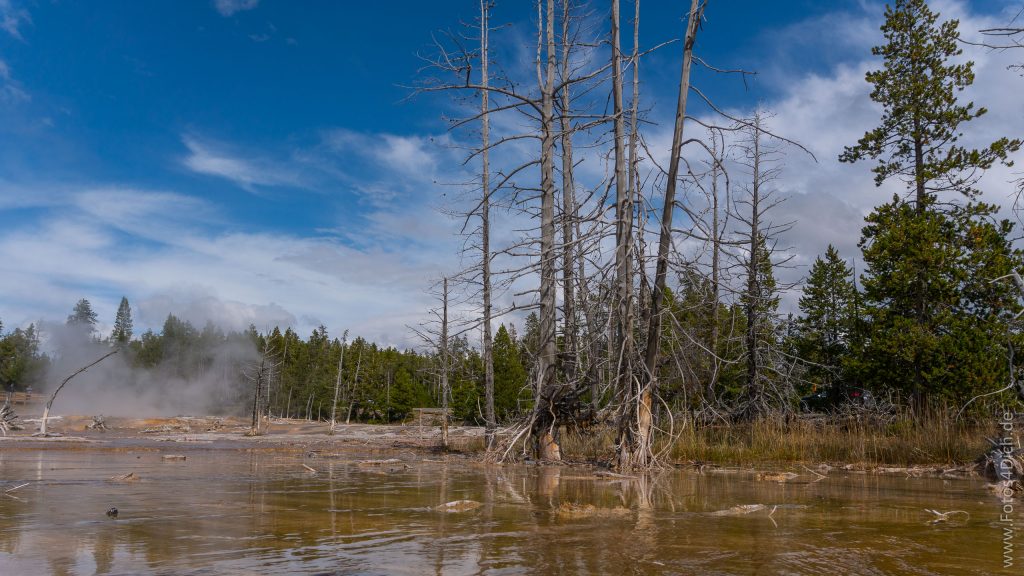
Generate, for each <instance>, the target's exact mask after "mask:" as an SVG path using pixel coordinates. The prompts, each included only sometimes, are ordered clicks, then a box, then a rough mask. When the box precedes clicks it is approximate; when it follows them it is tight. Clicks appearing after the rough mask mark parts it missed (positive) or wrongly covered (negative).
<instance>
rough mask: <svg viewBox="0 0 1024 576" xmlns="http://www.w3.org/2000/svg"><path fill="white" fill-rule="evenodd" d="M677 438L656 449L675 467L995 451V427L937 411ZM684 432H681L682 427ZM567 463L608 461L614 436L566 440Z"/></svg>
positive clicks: (695, 432)
mask: <svg viewBox="0 0 1024 576" xmlns="http://www.w3.org/2000/svg"><path fill="white" fill-rule="evenodd" d="M676 425H677V436H676V438H675V439H674V440H663V441H661V442H660V443H659V445H657V446H656V447H655V449H656V450H657V451H659V452H661V453H663V454H664V456H663V459H664V460H667V461H671V462H680V463H681V462H709V463H715V464H722V465H756V464H767V463H776V462H814V463H820V462H829V463H833V464H859V465H889V466H916V465H951V466H960V465H964V464H968V463H970V462H972V461H974V459H975V458H977V457H978V456H979V455H981V454H982V453H984V452H985V451H986V450H988V449H989V448H990V445H989V443H988V441H987V440H985V436H986V435H989V436H990V435H991V434H992V425H991V424H989V425H987V426H986V425H984V424H971V423H965V422H962V421H957V420H956V419H955V418H954V417H953V416H952V415H950V414H948V413H946V412H944V411H937V412H935V413H933V414H930V415H928V416H925V417H922V418H918V419H916V420H915V419H911V418H910V417H909V416H906V415H904V416H900V417H898V418H896V419H894V420H893V421H891V422H890V423H878V422H871V421H868V420H860V421H858V420H856V419H843V420H837V419H825V418H818V419H804V418H798V419H790V420H789V421H786V420H785V419H782V418H777V419H763V420H758V421H755V422H751V423H746V424H732V425H724V424H723V425H716V426H704V427H695V426H693V425H692V423H687V422H683V423H680V422H678V421H677V422H676ZM680 427H681V428H682V430H679V428H680ZM562 449H563V454H564V455H565V456H567V457H569V458H570V459H574V460H575V459H586V460H610V459H611V457H612V455H613V454H614V451H615V431H614V430H612V429H609V428H603V429H592V430H589V431H587V432H585V433H569V434H566V435H565V436H564V437H563V442H562Z"/></svg>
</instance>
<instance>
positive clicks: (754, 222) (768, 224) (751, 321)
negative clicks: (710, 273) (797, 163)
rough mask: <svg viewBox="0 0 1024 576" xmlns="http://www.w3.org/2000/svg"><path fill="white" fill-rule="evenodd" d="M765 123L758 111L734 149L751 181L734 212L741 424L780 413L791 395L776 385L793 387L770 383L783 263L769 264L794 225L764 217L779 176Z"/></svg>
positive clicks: (776, 152)
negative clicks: (739, 270) (778, 271)
mask: <svg viewBox="0 0 1024 576" xmlns="http://www.w3.org/2000/svg"><path fill="white" fill-rule="evenodd" d="M764 123H765V117H764V113H763V112H762V111H761V110H760V109H758V110H756V111H755V112H754V116H753V118H752V119H751V120H750V121H749V122H747V123H746V125H745V127H744V132H745V133H746V135H747V137H746V139H745V140H742V141H740V142H739V143H738V147H739V148H740V150H741V151H742V157H741V160H740V161H741V163H742V164H743V165H745V166H746V167H747V168H748V169H749V170H750V175H751V179H750V184H749V186H747V187H746V192H747V194H746V195H745V196H744V197H740V198H737V199H736V200H735V203H734V206H733V213H734V217H735V218H736V219H737V221H738V222H740V223H741V224H742V225H743V226H745V227H746V231H740V232H739V233H738V234H739V235H740V236H741V237H742V240H743V241H744V243H745V244H746V253H745V254H744V255H742V256H741V263H740V265H741V266H742V267H743V269H744V273H745V276H746V288H745V290H744V292H743V294H742V298H741V300H742V302H743V307H744V313H745V316H746V333H745V337H744V348H745V354H746V368H747V369H746V390H745V394H744V396H743V398H742V399H741V406H739V407H738V412H737V413H738V415H739V416H740V417H742V418H756V417H758V416H760V415H763V414H765V413H768V412H770V411H771V410H772V409H773V407H774V408H784V407H785V406H786V405H787V403H786V397H787V396H789V394H788V393H787V392H785V391H781V390H779V389H778V385H782V386H791V382H790V381H789V380H790V379H788V378H783V379H779V378H774V377H773V372H776V371H777V370H778V368H779V362H778V361H779V359H778V358H775V357H774V356H775V354H776V353H777V352H778V350H777V349H775V344H774V342H773V340H774V330H775V321H774V314H775V311H776V308H777V306H778V293H779V287H778V286H777V285H776V283H775V279H774V276H773V275H772V272H771V271H772V267H773V266H777V265H782V264H784V263H785V260H780V261H774V262H773V261H772V254H773V253H774V252H775V251H776V246H775V238H776V237H777V236H778V235H779V234H780V233H782V232H784V231H786V230H788V229H789V228H790V227H791V225H792V224H791V223H788V222H787V223H781V224H780V223H775V222H772V221H770V220H769V219H768V218H767V214H768V212H769V211H770V210H772V209H773V208H774V207H775V206H777V205H778V204H779V203H780V202H782V199H781V198H778V197H776V194H775V190H774V189H772V188H771V187H770V184H771V182H772V181H774V180H775V179H776V178H777V177H778V175H779V172H780V171H781V167H780V166H779V161H780V159H781V152H780V150H779V149H778V147H777V146H775V145H773V144H772V143H771V142H770V141H771V140H773V139H774V136H772V135H771V134H769V133H767V132H766V130H765V126H764Z"/></svg>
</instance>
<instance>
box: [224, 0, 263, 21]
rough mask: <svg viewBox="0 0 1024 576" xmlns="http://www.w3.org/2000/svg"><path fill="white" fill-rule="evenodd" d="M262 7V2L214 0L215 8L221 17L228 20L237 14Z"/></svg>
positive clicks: (255, 0)
mask: <svg viewBox="0 0 1024 576" xmlns="http://www.w3.org/2000/svg"><path fill="white" fill-rule="evenodd" d="M259 5H260V0H214V2H213V7H214V8H216V9H217V12H219V13H220V15H221V16H224V17H225V18H227V17H228V16H232V15H234V14H235V13H236V12H245V11H246V10H252V9H253V8H256V7H257V6H259Z"/></svg>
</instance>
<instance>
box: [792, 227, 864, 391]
mask: <svg viewBox="0 0 1024 576" xmlns="http://www.w3.org/2000/svg"><path fill="white" fill-rule="evenodd" d="M856 298H857V290H856V287H855V286H854V284H853V270H852V269H851V268H850V267H848V266H847V265H846V262H845V261H844V260H843V259H842V258H840V256H839V251H838V250H836V249H835V247H833V246H832V245H831V244H829V246H828V249H827V250H826V251H825V257H824V258H822V257H820V256H819V257H818V258H817V259H816V260H815V261H814V264H813V265H812V266H811V273H810V276H809V277H808V279H807V284H806V285H804V289H803V295H802V296H801V297H800V312H801V313H802V316H801V318H800V319H799V320H798V322H797V327H798V329H799V333H798V335H797V338H796V341H797V351H798V352H799V354H800V356H801V357H802V358H804V359H806V360H808V361H810V364H809V368H808V374H807V377H808V379H809V380H811V382H813V383H814V384H815V385H816V386H821V387H824V388H826V389H829V390H831V391H833V392H835V393H837V394H842V392H843V391H842V390H841V388H842V386H841V384H842V380H841V378H839V376H840V374H841V364H842V362H843V359H844V358H846V357H847V356H848V355H849V352H850V343H851V342H850V341H851V337H852V335H853V330H854V326H855V322H856V318H857V314H856Z"/></svg>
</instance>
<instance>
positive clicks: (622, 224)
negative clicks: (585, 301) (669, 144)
mask: <svg viewBox="0 0 1024 576" xmlns="http://www.w3.org/2000/svg"><path fill="white" fill-rule="evenodd" d="M611 40H612V114H613V118H614V126H615V129H614V137H615V299H614V302H615V348H614V349H613V351H614V354H615V357H614V359H613V362H614V366H615V387H616V390H618V393H619V398H620V402H621V403H622V409H623V410H624V411H629V410H631V408H630V406H631V405H632V402H633V400H632V399H633V396H634V394H633V369H632V365H633V362H632V361H633V305H632V296H633V266H632V256H633V197H632V194H631V191H630V189H629V181H628V179H629V176H628V173H627V170H626V152H625V139H626V128H625V118H624V114H623V104H622V46H621V42H620V39H619V0H612V12H611Z"/></svg>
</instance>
